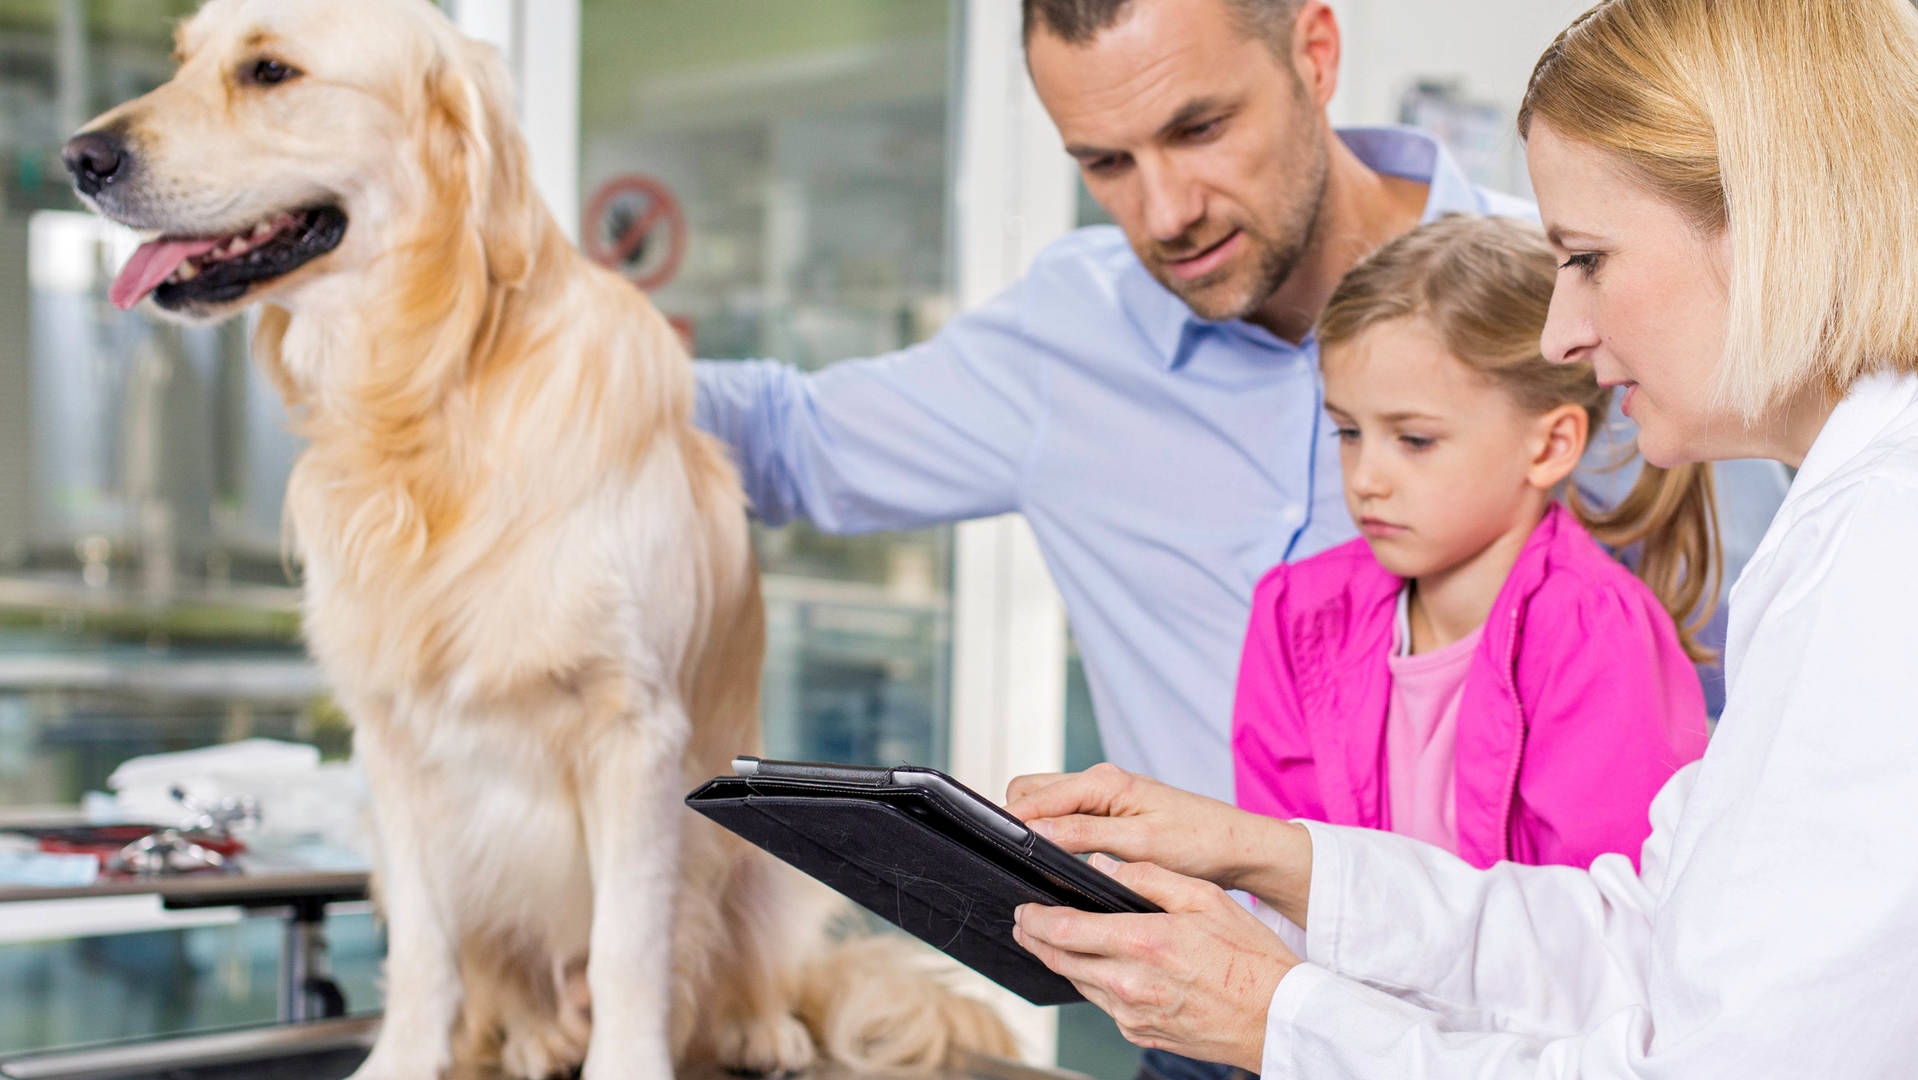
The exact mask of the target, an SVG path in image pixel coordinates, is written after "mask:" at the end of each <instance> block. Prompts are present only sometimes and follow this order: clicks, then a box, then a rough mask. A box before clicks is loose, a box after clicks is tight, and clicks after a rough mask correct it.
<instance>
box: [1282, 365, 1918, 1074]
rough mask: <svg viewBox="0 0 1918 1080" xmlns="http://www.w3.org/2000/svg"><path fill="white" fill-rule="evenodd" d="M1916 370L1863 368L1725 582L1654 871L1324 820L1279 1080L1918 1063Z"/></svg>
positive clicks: (1804, 1070)
mask: <svg viewBox="0 0 1918 1080" xmlns="http://www.w3.org/2000/svg"><path fill="white" fill-rule="evenodd" d="M1914 620H1918V378H1914V377H1910V376H1901V377H1892V376H1881V377H1876V378H1873V379H1869V380H1866V381H1865V382H1863V383H1861V384H1859V385H1858V386H1857V387H1856V388H1855V389H1854V390H1853V392H1852V393H1851V394H1850V395H1849V396H1848V397H1847V399H1846V400H1845V401H1844V402H1843V403H1842V404H1841V405H1840V406H1839V407H1838V409H1837V411H1836V412H1835V413H1834V414H1833V415H1832V417H1831V420H1830V421H1829V422H1828V423H1827V424H1826V426H1825V428H1824V430H1823V431H1822V432H1821V433H1820V435H1819V437H1818V440H1817V442H1816V444H1815V445H1814V446H1813V447H1812V450H1811V453H1810V455H1809V456H1807V458H1806V459H1805V463H1804V467H1803V469H1801V470H1800V472H1799V475H1798V477H1797V479H1796V480H1795V481H1794V482H1793V485H1792V489H1791V493H1790V494H1789V496H1787V498H1786V500H1785V505H1784V506H1783V507H1782V508H1781V509H1780V511H1779V513H1778V516H1777V519H1776V520H1775V522H1774V523H1773V525H1772V527H1771V530H1770V531H1769V532H1768V533H1767V534H1766V537H1765V540H1764V541H1763V543H1761V544H1760V545H1759V548H1758V552H1757V554H1756V555H1755V556H1754V557H1753V559H1752V562H1751V564H1750V565H1749V566H1748V567H1747V569H1746V570H1745V574H1744V577H1743V579H1742V580H1741V581H1740V582H1739V583H1738V586H1737V588H1736V589H1735V590H1734V591H1733V593H1732V600H1731V633H1730V638H1729V641H1728V643H1727V649H1726V653H1727V657H1726V659H1727V675H1728V684H1729V688H1730V691H1729V697H1728V700H1727V705H1726V710H1725V715H1724V718H1723V720H1722V721H1721V722H1720V723H1719V726H1718V729H1717V731H1716V732H1715V734H1714V735H1713V738H1712V742H1711V745H1710V747H1709V749H1708V750H1707V751H1706V753H1705V757H1704V759H1703V760H1702V761H1700V762H1697V763H1695V764H1693V765H1691V766H1688V767H1687V768H1685V769H1684V770H1682V771H1680V772H1679V773H1678V774H1677V775H1676V776H1674V777H1673V778H1672V780H1671V781H1670V782H1669V783H1668V784H1667V785H1666V786H1665V788H1664V790H1663V791H1661V792H1660V793H1659V795H1658V797H1657V799H1656V800H1655V801H1654V802H1653V804H1652V810H1651V817H1652V823H1653V831H1652V835H1651V838H1650V839H1649V840H1647V841H1646V842H1645V847H1644V852H1643V856H1642V860H1641V862H1642V869H1641V871H1640V872H1638V873H1634V872H1633V871H1632V867H1631V864H1630V862H1629V861H1628V860H1627V859H1625V858H1624V857H1623V856H1620V855H1606V856H1603V857H1601V858H1599V859H1598V860H1597V861H1596V862H1594V863H1593V864H1592V867H1591V869H1590V870H1579V869H1575V868H1571V867H1538V866H1518V865H1514V864H1511V863H1501V864H1499V865H1498V866H1495V867H1493V868H1491V869H1489V870H1485V871H1477V870H1473V869H1472V868H1470V867H1469V866H1467V865H1466V864H1465V863H1463V862H1461V861H1459V860H1458V859H1456V858H1453V857H1452V856H1451V855H1449V854H1447V853H1445V852H1443V851H1441V850H1439V849H1437V848H1433V847H1428V846H1425V845H1423V844H1420V843H1418V842H1416V841H1413V840H1410V839H1408V838H1406V837H1401V836H1394V835H1391V834H1388V833H1377V832H1370V831H1366V830H1361V829H1350V828H1343V827H1339V826H1330V825H1320V824H1315V823H1312V824H1309V827H1310V830H1311V833H1312V847H1313V873H1312V892H1311V896H1310V901H1309V909H1308V918H1307V921H1308V924H1309V925H1308V929H1307V933H1306V935H1305V951H1304V956H1305V958H1306V959H1307V961H1308V962H1307V963H1305V964H1302V965H1300V966H1299V967H1297V968H1295V969H1293V970H1292V971H1291V972H1290V973H1289V974H1287V975H1286V977H1285V978H1284V979H1283V980H1282V981H1281V982H1280V983H1279V987H1278V990H1277V992H1276V993H1274V994H1273V996H1272V1001H1271V1005H1270V1008H1269V1010H1268V1013H1267V1026H1266V1041H1265V1057H1264V1069H1263V1077H1264V1080H1291V1078H1295V1077H1297V1078H1310V1080H1332V1078H1338V1077H1361V1078H1368V1080H1369V1078H1379V1080H1385V1078H1391V1080H1399V1078H1404V1077H1418V1078H1448V1080H1449V1078H1453V1077H1475V1078H1492V1077H1497V1078H1501V1080H1504V1078H1514V1080H1516V1078H1519V1077H1526V1078H1532V1077H1560V1078H1570V1077H1579V1078H1586V1080H1596V1078H1606V1080H1612V1078H1624V1077H1634V1078H1652V1077H1656V1078H1660V1080H1681V1078H1682V1080H1697V1078H1701V1077H1720V1076H1724V1077H1738V1078H1740V1080H1749V1078H1756V1077H1793V1078H1821V1080H1822V1078H1826V1077H1831V1078H1843V1080H1865V1078H1869V1077H1901V1078H1905V1077H1918V635H1915V634H1914V633H1913V630H1912V627H1913V625H1914Z"/></svg>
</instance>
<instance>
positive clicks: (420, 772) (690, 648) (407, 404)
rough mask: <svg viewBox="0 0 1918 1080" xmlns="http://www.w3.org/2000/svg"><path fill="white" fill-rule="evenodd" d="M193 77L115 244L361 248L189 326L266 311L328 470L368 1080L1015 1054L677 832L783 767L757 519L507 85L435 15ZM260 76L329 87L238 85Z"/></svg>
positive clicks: (222, 61) (750, 873)
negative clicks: (316, 236)
mask: <svg viewBox="0 0 1918 1080" xmlns="http://www.w3.org/2000/svg"><path fill="white" fill-rule="evenodd" d="M179 46H180V50H179V51H180V57H179V58H180V61H181V67H180V70H179V73H178V74H177V76H176V77H175V78H174V79H173V80H172V81H171V82H169V83H168V84H167V85H165V86H163V87H161V88H159V89H158V90H156V91H154V92H153V93H152V94H149V95H148V96H146V97H144V98H141V99H139V100H137V101H134V102H131V103H129V104H127V105H125V106H123V107H121V108H120V109H118V110H115V111H114V112H112V113H109V114H108V115H107V116H105V117H102V118H101V119H100V120H98V121H96V122H95V124H94V125H92V127H95V128H107V127H111V128H114V129H116V130H120V131H124V132H126V133H128V135H129V137H130V139H131V145H132V152H133V153H134V154H135V155H136V158H135V160H136V163H137V170H136V171H135V172H134V173H133V174H131V175H130V177H129V178H128V180H127V183H128V184H129V185H141V186H139V187H137V188H132V189H130V190H123V191H121V192H118V193H116V198H117V199H119V200H120V201H118V202H116V203H114V204H113V209H112V212H113V213H114V215H115V216H117V217H120V218H121V219H122V220H126V221H128V222H129V223H130V224H134V225H136V226H139V227H144V228H149V229H155V230H163V231H165V232H167V233H169V234H172V235H189V236H192V235H219V234H224V233H228V232H234V231H239V230H243V229H245V228H247V227H249V226H250V225H251V224H252V223H254V222H257V221H261V220H266V219H269V218H271V217H272V216H273V215H275V214H277V213H278V212H280V211H281V210H285V209H293V208H299V207H303V206H308V205H313V204H314V203H316V202H320V201H330V202H334V203H337V204H338V205H340V206H342V207H343V208H344V209H345V211H346V212H347V215H348V218H349V220H350V225H349V229H348V232H347V235H346V239H345V241H344V242H343V243H342V244H341V246H340V247H339V248H338V249H336V250H335V251H334V252H332V253H330V254H329V255H326V256H324V257H322V258H320V259H319V260H317V261H315V262H313V263H311V264H309V265H308V266H306V267H304V268H302V269H300V270H298V271H296V272H294V273H293V274H291V275H288V276H286V277H284V278H281V279H279V280H277V281H275V282H272V283H269V284H267V285H264V286H261V287H259V288H257V289H256V290H255V293H254V294H253V295H249V296H247V297H244V298H242V300H240V301H239V302H237V304H235V305H228V306H226V307H209V308H204V309H201V310H199V311H197V312H194V313H193V314H194V315H195V316H196V317H199V318H218V317H222V316H224V315H227V314H230V313H231V312H232V311H233V310H234V309H235V308H236V307H237V306H238V305H239V304H246V303H252V302H256V301H263V302H264V307H263V312H262V317H261V323H260V330H259V332H258V335H257V339H256V343H255V344H256V350H255V351H256V353H257V357H258V359H259V361H260V363H261V364H262V365H264V367H265V369H266V370H267V372H268V373H269V374H270V375H271V376H272V378H273V379H274V381H275V383H276V384H277V385H278V387H279V388H280V390H281V392H282V393H283V394H284V396H285V398H286V400H287V403H288V405H289V407H290V409H291V410H292V413H293V415H294V417H295V418H296V422H297V424H298V427H299V430H300V431H301V433H302V434H303V435H304V436H305V437H306V438H307V440H308V448H307V449H306V451H305V452H304V454H303V455H302V456H301V458H300V460H299V463H298V465H297V467H296V468H295V470H294V473H293V476H292V479H291V482H290V486H289V489H288V495H287V516H288V520H289V523H290V525H291V531H292V535H293V537H294V541H295V544H296V547H297V553H298V555H299V557H300V560H301V562H302V565H303V567H304V574H305V626H306V632H307V636H308V640H309V642H310V645H311V648H312V652H313V654H314V655H315V656H316V657H317V658H318V660H319V662H320V663H321V664H322V665H323V666H324V668H325V670H326V672H327V673H328V675H329V677H330V678H331V680H332V682H333V685H334V686H335V687H336V689H337V693H338V697H339V699H340V701H341V702H342V703H343V704H344V706H345V707H346V709H347V711H348V712H349V713H350V714H351V716H352V718H353V720H354V723H355V725H356V748H357V752H358V755H359V758H360V760H361V761H362V762H363V763H364V766H365V769H366V771H367V775H368V778H369V780H370V782H371V786H372V790H373V794H374V798H375V804H376V812H377V818H378V836H379V845H380V859H379V867H378V891H379V899H380V902H381V906H382V908H383V910H384V913H385V916H386V919H387V920H388V923H389V926H390V941H391V947H390V955H389V958H388V965H387V979H388V985H387V1013H386V1021H385V1023H384V1025H383V1029H382V1032H381V1034H380V1037H379V1041H378V1043H377V1045H376V1047H375V1048H374V1051H373V1054H372V1056H371V1058H370V1059H369V1060H368V1061H367V1063H366V1065H365V1067H364V1068H362V1069H361V1070H360V1072H359V1073H358V1074H357V1075H358V1077H359V1080H421V1078H426V1077H434V1076H439V1075H442V1074H445V1073H446V1072H448V1071H449V1069H452V1068H454V1067H455V1066H456V1065H458V1066H460V1067H462V1068H463V1067H464V1066H466V1065H469V1064H479V1065H486V1064H498V1065H500V1066H503V1067H504V1069H505V1071H506V1072H508V1073H509V1074H510V1075H513V1076H516V1077H524V1078H529V1080H530V1078H537V1077H542V1076H546V1075H550V1074H554V1073H559V1072H563V1071H565V1070H567V1069H569V1068H571V1067H573V1066H576V1065H579V1064H580V1063H581V1062H582V1061H583V1062H584V1066H585V1075H586V1077H587V1078H588V1080H613V1078H621V1080H624V1078H633V1077H637V1078H653V1077H664V1076H668V1075H670V1073H671V1071H672V1068H673V1066H674V1063H676V1062H680V1061H684V1060H688V1059H693V1058H716V1059H718V1060H719V1061H721V1062H722V1063H725V1064H728V1065H733V1066H740V1067H746V1068H751V1069H759V1070H779V1069H797V1068H801V1067H804V1066H805V1065H807V1064H809V1063H810V1062H811V1061H812V1060H813V1059H814V1057H815V1055H816V1054H817V1053H818V1047H820V1046H821V1045H823V1046H824V1048H825V1050H826V1051H827V1053H828V1054H829V1055H831V1056H834V1057H837V1058H840V1059H841V1060H847V1061H853V1062H859V1063H865V1064H872V1063H878V1064H891V1065H902V1066H918V1067H923V1066H929V1065H933V1064H936V1063H937V1062H939V1061H940V1060H943V1059H944V1058H946V1057H947V1056H948V1055H949V1054H950V1053H952V1052H953V1051H955V1050H958V1049H962V1048H971V1049H979V1050H986V1051H992V1052H1005V1051H1007V1050H1009V1049H1010V1044H1009V1041H1008V1036H1007V1033H1006V1031H1005V1029H1004V1028H1003V1027H1002V1026H1001V1025H1000V1024H999V1023H998V1021H997V1020H996V1019H995V1018H993V1017H992V1016H991V1015H990V1014H989V1012H987V1011H986V1010H985V1009H984V1007H983V1006H980V1005H977V1004H975V1003H973V1002H971V1001H969V1000H967V999H964V998H961V997H958V996H955V995H953V994H951V993H949V992H947V991H945V990H944V989H942V988H941V987H940V986H939V985H938V984H937V982H936V980H935V979H934V978H933V977H932V976H930V975H927V974H924V973H923V972H919V971H915V970H914V968H913V965H912V964H910V963H904V964H902V962H901V961H902V956H904V955H905V954H903V953H902V952H901V949H902V946H901V945H900V944H899V943H897V942H892V941H880V942H875V941H870V940H857V939H855V940H851V941H843V942H839V943H837V944H835V943H833V942H831V941H830V940H829V939H828V937H827V935H826V934H825V932H824V931H825V926H826V923H827V921H828V919H829V918H830V916H831V915H832V913H833V911H834V910H836V905H835V903H834V901H833V900H832V899H831V898H829V897H826V896H822V895H821V893H820V890H818V889H817V888H816V887H814V886H812V885H811V883H810V882H808V881H806V880H805V879H802V878H799V877H797V876H796V875H794V874H793V873H791V872H790V871H788V870H787V869H786V868H785V867H783V866H782V865H780V864H777V863H776V862H774V861H772V860H771V859H770V858H768V857H766V856H764V855H762V854H761V853H760V852H758V851H757V850H756V849H753V848H751V847H749V846H747V845H745V844H743V843H742V842H740V841H738V840H736V839H735V838H733V837H732V836H731V835H730V834H727V833H724V832H723V831H722V830H719V829H718V828H716V827H714V826H711V825H710V824H709V823H707V822H705V821H704V820H703V819H700V818H698V817H697V816H696V815H693V814H691V813H689V812H688V811H686V810H685V809H684V807H683V806H682V804H681V798H682V796H683V795H684V793H685V792H686V791H687V790H689V789H690V788H691V787H692V786H693V785H694V784H696V783H698V782H700V781H702V780H704V779H706V778H708V777H710V776H713V775H715V774H718V773H721V772H725V771H728V765H729V762H730V760H731V759H732V757H733V756H734V755H736V754H741V753H753V752H756V751H757V750H758V747H759V735H758V721H757V715H758V681H759V665H760V658H761V653H762V647H763V625H762V618H763V617H762V611H761V605H760V598H759V592H758V581H757V574H756V572H755V569H754V566H753V559H752V554H751V550H750V547H749V546H748V541H747V531H746V517H745V509H744V505H743V500H742V496H741V492H740V488H739V484H738V481H737V477H736V476H735V475H734V473H733V470H732V468H731V466H730V464H729V463H728V462H727V460H726V458H725V455H724V453H723V451H722V450H721V448H720V447H719V446H718V445H717V444H716V443H714V442H713V441H712V440H711V439H709V438H707V437H706V436H704V435H702V434H700V433H699V432H697V431H695V430H694V428H693V426H692V424H691V408H692V395H693V383H692V372H691V368H690V365H689V364H688V362H687V360H686V357H685V355H684V353H683V351H682V350H681V348H680V345H679V343H678V341H677V340H676V339H675V337H674V335H673V333H672V332H671V330H670V329H669V328H668V326H667V324H666V322H665V320H664V319H662V318H661V316H660V315H659V313H658V312H657V311H655V310H654V308H653V306H652V305H651V304H650V303H649V302H648V301H647V299H646V298H645V297H644V296H643V295H641V294H640V293H639V292H638V291H637V290H635V289H633V288H632V287H631V286H630V285H629V284H628V283H626V282H625V281H623V280H621V279H619V278H618V277H615V276H614V275H612V274H610V273H607V272H605V271H602V270H600V269H599V268H597V267H595V266H593V265H592V264H591V263H589V262H588V261H587V260H585V259H583V258H582V257H581V256H580V255H579V254H578V253H577V252H576V251H574V250H573V248H572V247H571V246H570V245H569V244H568V243H567V242H566V241H565V239H564V238H563V236H562V234H561V232H560V230H559V228H558V226H557V225H556V224H555V222H554V221H553V220H552V219H551V217H550V215H549V214H548V213H547V211H546V209H545V207H544V206H543V204H542V203H541V202H540V201H539V199H538V198H537V196H536V194H535V193H534V190H533V187H532V183H531V180H530V178H529V174H528V170H527V163H526V160H525V150H524V147H523V143H522V141H521V139H520V137H519V135H518V133H517V131H516V129H515V127H514V125H513V123H512V121H511V113H510V108H509V104H508V103H509V101H510V88H509V86H508V85H507V79H506V77H505V74H504V72H503V69H502V67H501V65H500V64H499V63H498V62H497V59H496V58H495V57H493V56H492V55H491V52H490V50H487V49H484V48H483V47H480V46H476V45H474V44H473V43H471V42H469V41H467V40H466V39H464V38H463V37H461V36H460V35H459V34H458V33H457V32H456V31H455V30H454V29H453V28H452V26H451V25H450V24H449V23H448V22H447V21H446V20H445V18H444V17H443V16H441V15H440V14H439V12H438V11H437V10H436V9H435V8H433V7H432V6H431V5H429V4H427V3H426V2H425V0H213V2H212V3H209V4H208V5H207V6H206V7H205V8H203V9H202V10H201V12H200V13H199V14H198V15H197V16H196V17H194V18H193V19H192V20H191V21H189V22H188V23H186V24H185V25H184V26H183V27H182V29H181V31H180V35H179ZM262 56H270V57H272V58H274V59H278V60H281V61H283V62H285V63H287V64H290V65H292V66H293V67H294V68H296V69H297V70H298V72H299V75H298V76H297V77H296V78H295V79H293V80H292V81H290V82H288V83H287V84H285V85H281V86H272V87H261V86H250V85H245V84H244V83H243V81H242V80H240V79H238V78H237V77H236V73H239V72H244V71H246V70H248V67H249V65H252V64H254V63H256V62H257V59H258V58H259V57H262ZM103 208H105V207H103Z"/></svg>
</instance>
